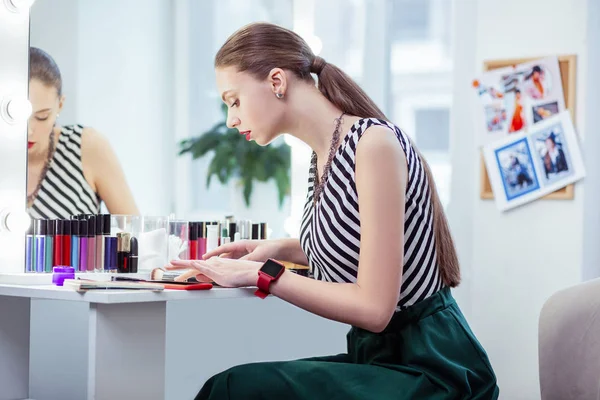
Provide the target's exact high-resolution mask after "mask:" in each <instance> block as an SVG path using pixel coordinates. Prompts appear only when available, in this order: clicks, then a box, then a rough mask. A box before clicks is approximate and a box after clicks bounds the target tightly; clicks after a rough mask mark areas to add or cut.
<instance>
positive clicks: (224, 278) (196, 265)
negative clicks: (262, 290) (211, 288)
mask: <svg viewBox="0 0 600 400" xmlns="http://www.w3.org/2000/svg"><path fill="white" fill-rule="evenodd" d="M262 265H263V263H261V262H256V261H245V260H235V259H230V258H222V257H212V258H209V259H208V260H173V261H171V265H169V266H167V269H169V270H177V269H191V271H189V272H186V273H184V274H182V275H181V276H179V277H178V278H177V280H178V281H184V280H187V279H188V278H191V277H195V276H197V275H204V276H206V277H208V278H209V279H210V280H212V281H214V282H215V283H216V284H217V285H219V286H223V287H245V286H256V282H257V280H258V270H259V269H260V267H262ZM198 280H199V281H205V280H206V279H202V277H199V279H198Z"/></svg>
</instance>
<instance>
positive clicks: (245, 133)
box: [240, 131, 252, 140]
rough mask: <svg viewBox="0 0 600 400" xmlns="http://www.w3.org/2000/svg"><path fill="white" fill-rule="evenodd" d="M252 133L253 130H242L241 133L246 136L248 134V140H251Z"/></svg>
mask: <svg viewBox="0 0 600 400" xmlns="http://www.w3.org/2000/svg"><path fill="white" fill-rule="evenodd" d="M251 133H252V131H243V132H240V135H244V136H246V140H250V134H251Z"/></svg>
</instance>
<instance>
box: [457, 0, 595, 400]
mask: <svg viewBox="0 0 600 400" xmlns="http://www.w3.org/2000/svg"><path fill="white" fill-rule="evenodd" d="M455 11H456V13H455V17H456V21H455V39H456V41H455V43H456V49H455V54H454V60H455V75H454V76H455V90H454V109H453V115H452V128H453V141H452V147H453V179H452V182H453V188H452V198H451V204H450V206H449V215H450V220H451V224H452V229H453V232H454V234H455V236H456V240H457V244H458V248H459V252H460V257H461V260H462V262H463V266H464V275H465V280H464V284H463V287H462V288H460V289H459V290H457V291H456V293H457V298H458V299H459V302H460V304H461V305H462V306H463V308H464V310H465V312H466V314H467V317H468V319H469V321H470V323H471V325H472V327H473V330H474V331H475V333H476V334H477V336H478V338H479V339H480V341H481V342H482V344H483V345H484V347H485V348H486V350H487V352H488V355H489V356H490V359H491V362H492V364H493V366H494V369H495V371H496V374H497V376H498V382H499V386H500V391H501V394H502V396H501V397H502V398H506V399H511V400H513V399H527V400H531V399H536V398H539V381H538V349H537V333H538V332H537V324H538V317H539V312H540V309H541V307H542V305H543V303H544V301H545V300H546V299H547V298H548V297H549V296H550V295H551V294H552V293H554V292H556V291H557V290H559V289H561V288H564V287H566V286H570V285H573V284H575V283H577V282H580V281H581V279H582V240H583V216H584V202H583V200H584V189H583V185H582V184H581V183H580V184H577V185H576V190H575V199H574V200H572V201H547V200H546V201H537V202H534V203H532V204H529V205H526V206H524V207H521V208H519V209H516V210H513V211H510V212H507V213H504V214H502V213H500V212H498V211H497V209H496V207H495V205H494V202H493V201H483V200H480V199H479V179H480V177H479V153H478V150H477V149H476V147H475V138H476V135H477V133H478V132H476V131H475V127H474V124H473V120H472V115H473V114H474V113H476V112H479V110H478V109H477V105H476V103H475V96H473V94H472V93H471V91H472V89H471V87H470V82H471V81H472V79H473V78H474V77H475V76H476V74H477V73H479V72H481V70H482V64H483V62H484V61H485V60H488V59H498V58H518V57H532V56H544V55H552V54H576V55H577V58H578V59H577V62H578V68H577V98H576V103H577V108H576V121H575V124H576V127H577V130H578V132H579V134H580V136H581V137H585V133H586V132H585V117H586V116H585V112H586V108H585V107H583V105H584V101H583V100H584V98H585V95H586V75H587V74H586V68H584V67H583V66H584V65H585V64H586V57H587V43H586V16H587V15H586V11H587V2H586V0H571V1H563V0H548V1H544V2H542V1H534V0H530V1H522V0H505V1H502V2H500V1H477V0H469V1H465V0H463V1H459V2H456V10H455ZM596 201H597V199H596Z"/></svg>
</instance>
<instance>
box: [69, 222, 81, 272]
mask: <svg viewBox="0 0 600 400" xmlns="http://www.w3.org/2000/svg"><path fill="white" fill-rule="evenodd" d="M69 223H70V224H71V267H73V268H75V271H77V270H78V269H79V221H78V220H76V219H72V220H71V221H69Z"/></svg>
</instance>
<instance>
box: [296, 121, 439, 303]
mask: <svg viewBox="0 0 600 400" xmlns="http://www.w3.org/2000/svg"><path fill="white" fill-rule="evenodd" d="M373 125H381V126H385V127H388V128H389V129H392V130H393V131H394V132H395V134H396V137H397V138H398V141H399V142H400V145H401V146H402V149H403V150H404V153H405V155H406V161H407V166H408V182H407V188H406V204H405V205H404V207H405V217H404V266H403V273H402V286H401V289H400V297H399V302H398V305H397V307H396V310H397V311H400V310H402V309H404V308H406V307H408V306H410V305H413V304H415V303H417V302H419V301H421V300H423V299H425V298H427V297H429V296H431V295H432V294H434V293H436V292H437V291H439V290H440V289H442V288H443V287H444V283H443V281H442V279H441V275H440V271H439V268H438V265H437V252H436V250H435V238H434V234H433V209H432V204H431V194H430V191H429V185H428V179H427V176H426V175H425V170H424V168H423V164H422V163H421V161H420V159H419V157H418V155H417V153H416V152H415V150H414V149H413V147H412V146H411V144H410V141H409V139H408V137H407V136H406V135H405V134H404V132H402V131H401V130H400V129H399V128H397V127H396V126H394V125H392V124H391V123H389V122H387V121H382V120H378V119H374V118H365V119H360V120H358V121H357V122H356V123H355V124H354V125H353V126H352V128H351V129H350V132H348V134H347V135H346V136H345V137H344V139H343V141H342V143H341V145H340V147H339V148H338V151H337V152H336V154H335V156H334V158H333V161H332V162H331V169H330V171H329V178H328V180H327V183H326V184H325V187H324V188H323V191H322V193H321V198H320V199H319V201H318V202H317V205H316V207H315V206H314V202H313V192H314V181H315V174H316V170H315V167H314V166H311V169H310V170H309V180H308V183H309V187H308V195H307V201H306V205H305V206H304V213H303V217H302V224H301V229H300V245H301V246H302V249H303V251H304V253H305V254H306V257H307V259H308V263H309V266H310V270H311V273H312V275H313V277H314V278H315V279H319V280H324V281H328V282H349V283H354V282H356V278H357V274H358V258H359V257H358V256H359V253H360V214H359V210H358V194H357V191H356V181H355V161H356V147H357V145H358V141H359V140H360V138H361V137H362V135H363V134H364V133H365V131H366V130H367V129H368V128H369V127H370V126H373ZM398 206H399V207H401V206H402V205H398ZM399 245H400V244H399Z"/></svg>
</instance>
